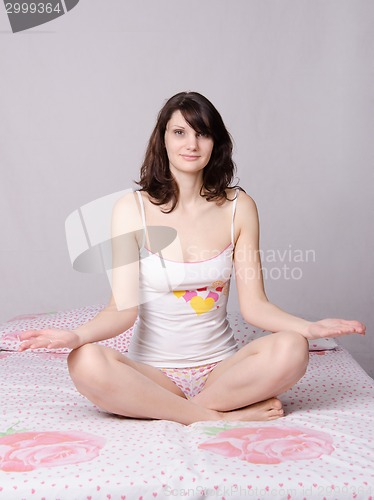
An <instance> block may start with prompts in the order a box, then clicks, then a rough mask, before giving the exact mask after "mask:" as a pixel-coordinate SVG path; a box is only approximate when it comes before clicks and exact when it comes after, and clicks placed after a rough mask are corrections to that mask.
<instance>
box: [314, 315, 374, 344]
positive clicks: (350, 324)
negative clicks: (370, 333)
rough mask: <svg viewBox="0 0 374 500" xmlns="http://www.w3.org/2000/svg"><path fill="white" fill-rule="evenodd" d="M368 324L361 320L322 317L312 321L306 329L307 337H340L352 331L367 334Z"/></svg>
mask: <svg viewBox="0 0 374 500" xmlns="http://www.w3.org/2000/svg"><path fill="white" fill-rule="evenodd" d="M365 331H366V326H365V325H364V324H363V323H360V322H359V321H348V320H345V319H321V320H320V321H315V322H314V323H310V324H309V326H308V327H307V329H306V334H305V337H306V338H307V339H309V340H313V339H320V338H326V337H340V336H341V335H349V334H350V333H359V334H360V335H365Z"/></svg>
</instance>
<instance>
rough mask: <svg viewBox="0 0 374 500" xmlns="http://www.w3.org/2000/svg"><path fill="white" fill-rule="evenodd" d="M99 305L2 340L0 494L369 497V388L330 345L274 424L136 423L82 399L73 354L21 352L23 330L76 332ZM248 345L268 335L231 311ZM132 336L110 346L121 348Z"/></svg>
mask: <svg viewBox="0 0 374 500" xmlns="http://www.w3.org/2000/svg"><path fill="white" fill-rule="evenodd" d="M102 308H103V305H95V306H87V307H82V308H79V309H74V310H70V311H59V312H51V313H42V314H30V315H27V316H19V317H17V318H13V319H12V320H10V321H8V322H6V323H5V324H3V325H2V326H1V330H0V331H1V333H0V349H1V350H0V366H1V372H0V384H1V421H0V499H4V500H9V499H27V500H28V499H39V500H40V499H46V500H53V499H59V500H65V499H66V500H73V499H77V500H78V499H79V500H81V499H87V500H88V499H118V500H119V499H130V500H134V499H136V500H138V499H139V500H140V499H143V500H145V499H155V498H158V499H164V498H184V497H185V498H188V499H191V500H192V499H202V498H216V499H220V500H222V499H226V500H228V499H231V498H250V499H261V500H263V499H267V498H269V499H270V498H271V499H274V498H276V499H287V500H291V499H313V498H314V499H324V498H325V499H339V500H340V499H350V498H352V499H372V498H374V457H373V451H374V441H373V429H374V383H373V380H372V379H371V378H370V377H369V376H368V375H367V374H366V373H365V372H364V371H363V370H362V369H361V368H360V366H359V365H358V364H357V363H356V362H355V361H354V360H353V358H352V357H351V356H350V355H349V353H348V352H347V351H346V350H345V349H344V348H342V347H341V346H339V345H338V344H337V343H336V342H335V341H334V340H331V339H330V340H326V339H323V340H321V341H319V342H314V341H312V342H310V364H309V367H308V370H307V373H306V375H305V376H304V377H303V378H302V379H301V380H300V381H299V383H298V384H297V385H296V386H294V387H293V388H292V389H291V390H290V391H288V392H286V393H284V394H282V395H280V399H281V400H282V402H283V405H284V408H285V417H284V418H281V419H278V420H276V421H273V422H266V423H263V422H249V423H244V422H232V423H230V424H228V423H225V422H223V421H222V422H197V423H194V424H192V425H189V426H184V425H181V424H178V423H175V422H171V421H165V420H160V421H152V420H133V419H127V418H123V417H118V416H115V415H111V414H108V413H105V412H104V411H101V410H99V409H98V408H97V407H95V406H94V405H92V404H91V403H90V402H89V401H87V400H86V399H85V398H84V397H83V396H81V395H80V394H79V393H78V392H77V391H76V389H75V387H74V386H73V384H72V382H71V380H70V378H69V375H68V371H67V364H66V357H67V351H66V350H63V349H60V350H53V351H48V350H47V349H44V350H40V351H38V352H30V351H26V352H23V353H19V352H17V351H16V350H17V347H18V344H19V342H18V337H19V334H20V332H21V331H24V330H27V329H37V328H46V327H56V328H74V327H76V326H78V325H79V324H82V323H84V322H86V321H88V320H89V319H91V318H92V317H94V316H95V315H96V314H97V312H99V311H100V310H101V309H102ZM229 319H230V323H231V326H232V328H233V330H234V332H235V336H236V337H237V339H238V342H239V343H240V344H241V345H244V344H246V343H247V342H250V341H252V340H253V339H254V338H257V337H258V336H261V335H264V334H267V332H264V331H259V330H257V329H255V328H253V327H251V326H250V325H248V324H247V323H245V322H244V321H243V320H242V318H241V316H240V314H239V313H236V312H231V313H229ZM130 338H131V329H130V330H128V331H127V332H124V333H123V334H122V335H120V336H118V337H116V338H114V339H110V340H108V341H105V342H103V343H104V344H105V345H109V346H112V347H115V348H117V349H119V350H121V351H126V349H127V346H128V342H129V340H130Z"/></svg>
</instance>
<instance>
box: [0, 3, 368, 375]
mask: <svg viewBox="0 0 374 500" xmlns="http://www.w3.org/2000/svg"><path fill="white" fill-rule="evenodd" d="M373 21H374V3H373V2H372V1H370V0H367V1H362V0H355V1H353V0H352V1H347V0H333V1H328V0H323V1H318V0H317V1H316V0H313V1H311V0H310V1H306V0H284V1H282V2H281V1H276V0H273V1H270V0H269V1H262V0H261V1H250V0H236V1H235V2H233V1H232V0H229V1H223V0H204V1H201V0H190V1H189V2H185V3H180V2H174V1H172V0H170V1H165V0H143V1H139V0H136V1H135V0H134V1H123V0H115V1H112V2H105V1H103V0H100V1H99V0H81V1H80V2H79V4H78V5H77V7H75V8H74V9H73V10H72V11H70V13H68V14H66V15H64V16H62V17H60V18H58V19H56V20H54V21H52V22H50V23H48V24H45V25H42V26H38V27H36V28H34V29H31V30H29V31H25V32H20V33H17V34H13V33H12V32H11V30H10V26H9V22H8V19H7V17H6V13H5V9H4V8H2V7H1V6H0V44H1V47H0V64H1V65H0V67H1V76H0V105H1V109H0V116H1V120H0V155H1V156H0V168H1V180H0V228H1V233H0V234H1V245H0V257H1V260H0V262H1V264H0V266H1V267H0V273H1V286H0V321H5V320H7V319H10V318H11V317H12V316H15V315H19V314H26V313H30V312H43V311H55V310H61V309H69V308H74V307H80V306H83V305H88V304H95V303H103V302H106V301H107V299H108V297H109V295H110V287H109V283H108V280H107V278H106V276H105V275H89V274H81V273H78V272H76V271H74V270H73V269H72V267H71V263H70V259H69V254H68V251H67V246H66V240H65V228H64V223H65V219H66V218H67V216H68V215H69V214H70V213H71V212H73V211H74V210H76V209H77V208H78V207H80V206H82V205H84V204H86V203H89V202H91V201H92V200H95V199H96V198H100V197H102V196H105V195H107V194H110V193H113V192H115V191H120V190H122V189H126V188H129V187H132V186H133V183H132V180H133V179H138V172H139V167H140V163H141V160H142V158H143V154H144V150H145V146H146V143H147V140H148V137H149V134H150V132H151V130H152V128H153V126H154V123H155V118H156V114H157V112H158V111H159V109H160V108H161V106H162V105H163V104H164V102H165V99H166V98H168V97H170V96H171V95H173V94H175V93H176V92H179V91H181V90H196V91H199V92H201V93H203V94H205V95H206V96H207V97H208V98H209V99H210V100H211V101H212V102H213V103H214V104H215V105H216V107H217V108H218V110H219V111H220V112H221V114H222V116H223V118H224V121H225V123H226V125H227V127H228V129H229V130H230V132H231V134H232V135H233V137H234V140H235V161H236V163H237V166H238V171H237V175H238V178H239V179H240V184H241V186H243V187H244V189H245V190H246V191H247V193H248V194H250V195H251V196H252V197H253V198H254V199H255V201H256V202H257V205H258V209H259V213H260V222H261V228H262V232H261V248H262V249H263V251H264V255H265V256H268V255H270V254H269V253H267V252H269V251H273V252H277V251H279V252H280V255H282V253H283V252H284V251H285V250H291V251H295V250H301V251H302V252H304V254H305V251H306V250H314V252H315V260H314V261H309V262H301V263H300V262H296V263H295V262H293V261H292V259H291V261H290V260H289V259H288V257H287V258H286V261H284V262H282V261H281V258H280V257H279V258H277V261H276V262H264V266H265V268H267V269H268V271H269V273H270V272H272V276H269V277H268V278H267V279H266V280H265V284H266V290H267V294H268V297H269V299H270V300H271V301H273V302H274V303H276V304H277V305H279V306H280V307H282V308H284V309H286V310H287V311H289V312H291V313H294V314H297V315H301V316H303V317H305V318H308V319H319V318H323V317H344V318H348V319H359V320H361V321H363V322H365V323H366V324H367V326H368V332H367V335H366V337H365V338H363V337H361V336H347V337H345V338H344V339H341V343H342V344H343V345H344V346H345V347H347V348H348V350H349V351H350V352H351V353H352V355H353V356H354V357H355V358H356V359H357V360H358V362H359V363H360V364H361V365H362V366H363V367H364V368H365V369H366V371H367V372H368V373H370V374H371V375H372V376H373V375H374V366H373V362H372V353H373V347H374V340H373V335H372V332H373V328H374V315H373V314H374V313H373V309H374V307H373V306H374V304H373V298H374V294H373V284H372V283H373V232H372V216H373V203H372V191H373V152H374V147H373V142H374V141H373V137H374V130H373V129H374V127H373V78H372V77H373V69H374V68H373V62H374V57H373V35H372V32H373ZM284 265H287V266H288V267H289V269H290V270H292V268H294V267H299V268H300V269H301V271H302V276H301V279H287V278H286V276H285V275H284V274H281V276H279V272H277V271H271V270H272V269H274V268H282V266H284ZM297 275H298V276H300V273H299V272H298V274H297ZM234 284H235V282H234V281H233V283H232V286H231V295H230V302H229V308H230V310H238V303H237V295H236V291H235V286H233V285H234Z"/></svg>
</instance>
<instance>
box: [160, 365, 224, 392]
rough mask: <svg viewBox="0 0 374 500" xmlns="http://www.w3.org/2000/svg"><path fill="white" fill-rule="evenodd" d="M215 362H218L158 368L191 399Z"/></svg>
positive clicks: (202, 386)
mask: <svg viewBox="0 0 374 500" xmlns="http://www.w3.org/2000/svg"><path fill="white" fill-rule="evenodd" d="M217 364H218V362H217V363H210V364H209V365H201V366H191V367H186V368H160V370H161V371H162V373H165V375H166V376H167V377H169V378H170V380H172V381H173V382H174V384H175V385H177V386H178V387H179V389H180V390H181V391H182V392H183V394H184V395H185V396H186V398H187V399H191V398H193V397H194V396H196V395H197V394H199V392H201V391H202V389H203V388H204V385H205V382H206V381H207V378H208V375H209V374H210V372H211V371H212V370H213V368H215V367H216V366H217Z"/></svg>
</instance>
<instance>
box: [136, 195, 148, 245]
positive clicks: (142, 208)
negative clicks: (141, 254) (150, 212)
mask: <svg viewBox="0 0 374 500" xmlns="http://www.w3.org/2000/svg"><path fill="white" fill-rule="evenodd" d="M136 194H137V196H138V199H139V205H140V210H141V213H142V222H143V241H142V246H141V248H144V245H145V235H146V231H147V226H146V223H145V210H144V203H143V198H142V195H141V193H140V191H139V190H137V191H136Z"/></svg>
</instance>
